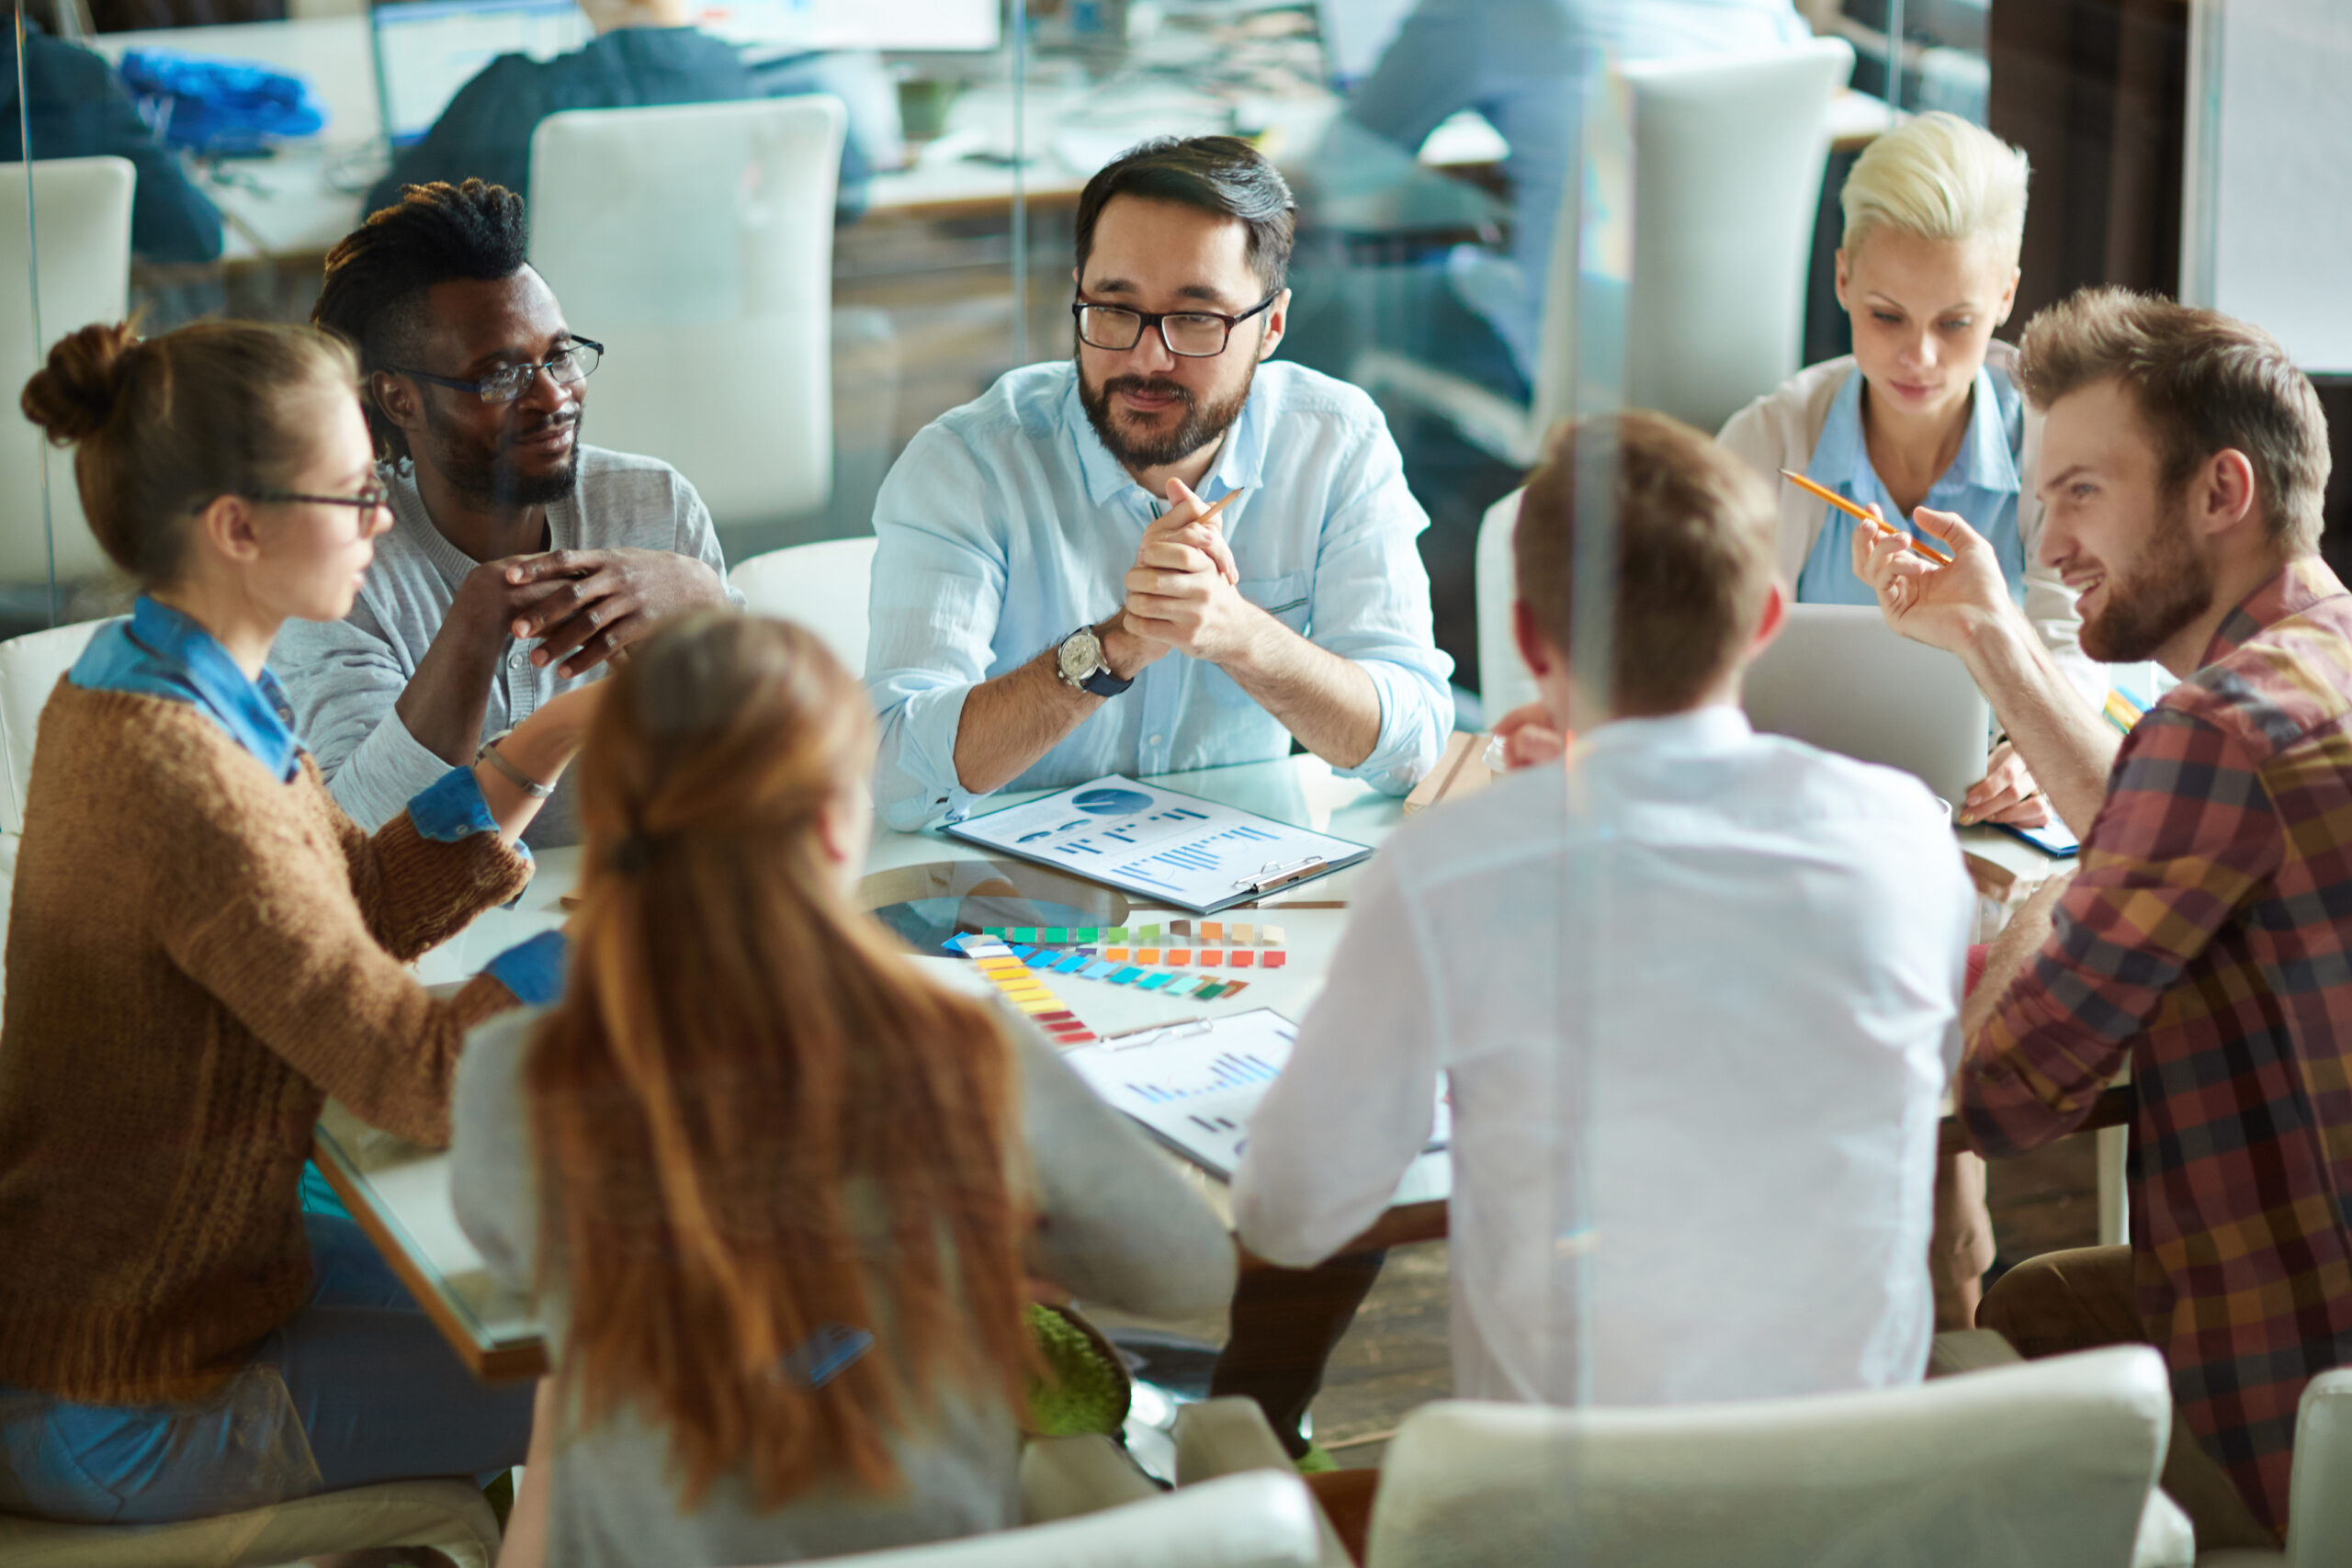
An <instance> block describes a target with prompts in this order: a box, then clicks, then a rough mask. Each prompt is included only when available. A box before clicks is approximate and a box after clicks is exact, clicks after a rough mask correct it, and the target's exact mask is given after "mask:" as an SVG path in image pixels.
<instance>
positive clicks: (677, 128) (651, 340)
mask: <svg viewBox="0 0 2352 1568" xmlns="http://www.w3.org/2000/svg"><path fill="white" fill-rule="evenodd" d="M846 122H847V112H846V111H845V110H844V109H843V108H842V104H841V100H840V99H838V98H831V97H825V96H820V95H811V96H801V97H791V98H758V99H753V100H752V101H750V102H747V103H731V104H685V105H678V106H665V107H654V108H628V109H575V110H570V111H567V112H565V113H562V114H556V115H549V116H548V118H546V119H544V120H541V121H540V122H539V126H538V129H537V130H536V131H534V132H533V133H532V136H531V265H533V266H535V267H537V269H538V270H539V272H540V273H541V274H542V275H543V276H546V278H547V279H548V283H549V285H550V286H551V287H552V288H554V289H555V291H556V292H557V294H558V295H560V297H561V299H562V300H563V310H564V315H565V317H566V319H567V320H569V321H571V324H572V325H573V326H574V327H576V328H577V329H578V330H579V331H580V332H581V333H582V334H583V335H584V336H587V337H591V338H594V339H595V340H597V341H598V342H600V343H602V344H605V348H606V350H607V351H608V353H607V357H606V359H605V363H604V364H603V365H602V366H601V367H598V369H597V371H596V376H595V378H594V380H593V381H591V382H589V383H588V389H587V398H586V405H587V408H586V412H587V420H586V423H585V424H584V426H583V430H582V434H584V435H585V437H586V438H587V439H589V440H591V441H594V442H595V443H596V445H598V446H609V447H612V448H615V449H616V450H619V451H626V452H637V453H642V454H645V455H647V456H650V457H659V458H661V459H662V460H663V461H664V462H667V463H668V464H670V465H671V466H672V467H673V468H676V469H677V470H678V471H679V472H680V473H682V474H684V475H685V477H686V478H687V479H688V480H690V481H691V482H692V483H693V484H694V487H695V490H697V491H700V492H701V494H702V498H703V502H704V503H705V504H706V505H707V506H708V507H709V508H710V511H711V515H712V516H713V517H714V518H715V519H717V520H718V522H719V523H720V524H721V525H738V524H749V523H766V522H773V521H775V520H777V519H779V518H783V517H787V516H790V515H792V514H794V513H805V512H809V511H811V510H813V509H815V508H817V507H820V506H822V505H823V504H824V502H825V500H826V498H827V497H828V496H829V495H831V493H832V460H833V412H832V347H831V309H832V258H833V194H834V186H835V184H836V183H837V181H838V179H839V176H840V168H841V151H842V129H843V127H844V125H845V124H846Z"/></svg>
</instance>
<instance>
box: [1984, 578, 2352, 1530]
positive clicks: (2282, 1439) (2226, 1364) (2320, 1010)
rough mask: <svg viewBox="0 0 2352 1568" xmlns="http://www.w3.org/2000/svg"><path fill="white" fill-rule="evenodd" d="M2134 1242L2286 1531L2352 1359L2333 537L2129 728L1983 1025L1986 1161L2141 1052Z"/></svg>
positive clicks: (2208, 1422) (2228, 621)
mask: <svg viewBox="0 0 2352 1568" xmlns="http://www.w3.org/2000/svg"><path fill="white" fill-rule="evenodd" d="M2127 1060H2128V1061H2129V1062H2130V1064H2131V1081H2132V1085H2133V1087H2134V1089H2136V1090H2137V1092H2138V1099H2139V1109H2138V1111H2137V1113H2136V1116H2135V1118H2134V1120H2133V1122H2132V1128H2131V1167H2130V1172H2131V1253H2132V1269H2133V1275H2134V1281H2135V1284H2136V1287H2137V1296H2138V1303H2137V1304H2138V1307H2139V1312H2140V1316H2141V1319H2142V1321H2143V1323H2144V1324H2145V1325H2147V1333H2148V1337H2149V1339H2150V1340H2151V1341H2153V1342H2154V1344H2155V1345H2156V1346H2158V1347H2159V1348H2161V1349H2163V1351H2164V1352H2165V1360H2166V1361H2167V1362H2168V1363H2169V1364H2170V1366H2171V1369H2172V1387H2173V1397H2174V1400H2175V1403H2176V1404H2177V1406H2178V1408H2179V1409H2180V1410H2181V1412H2182V1413H2183V1414H2184V1415H2185V1416H2187V1417H2188V1424H2189V1426H2190V1427H2191V1428H2192V1429H2193V1430H2194V1431H2195V1432H2196V1433H2197V1435H2198V1437H2199V1439H2200V1440H2201V1441H2202V1442H2203V1443H2204V1445H2205V1447H2206V1449H2207V1450H2208V1451H2209V1452H2211V1454H2212V1455H2213V1457H2214V1458H2215V1459H2216V1460H2218V1461H2220V1462H2221V1463H2222V1465H2223V1466H2224V1467H2225V1468H2227V1470H2228V1471H2229V1472H2230V1474H2231V1477H2232V1478H2233V1480H2234V1481H2236V1483H2237V1484H2238V1489H2239V1490H2240V1491H2241V1492H2243V1493H2244V1494H2245V1498H2246V1501H2247V1502H2248V1503H2249V1504H2250V1505H2251V1506H2253V1508H2254V1511H2255V1513H2256V1515H2257V1516H2258V1517H2261V1518H2263V1519H2264V1520H2265V1521H2266V1522H2267V1523H2268V1524H2270V1525H2271V1526H2273V1527H2274V1528H2278V1529H2283V1528H2284V1527H2285V1524H2286V1518H2287V1479H2288V1471H2289V1467H2290V1461H2291V1459H2292V1456H2293V1449H2294V1440H2295V1406H2296V1401H2297V1400H2298V1399H2299V1398H2300V1397H2301V1394H2302V1390H2303V1384H2304V1383H2305V1382H2309V1381H2310V1379H2311V1378H2312V1375H2313V1374H2314V1373H2317V1372H2322V1371H2326V1370H2327V1369H2329V1368H2330V1367H2334V1366H2337V1365H2340V1364H2343V1363H2346V1362H2352V594H2347V593H2346V591H2345V588H2344V585H2343V583H2341V582H2340V581H2337V580H2336V577H2335V573H2334V572H2333V571H2331V570H2328V569H2327V567H2326V566H2325V565H2324V564H2323V563H2322V562H2321V561H2320V560H2319V559H2318V558H2316V557H2306V558H2301V559H2299V560H2297V561H2295V562H2293V563H2292V564H2291V565H2290V566H2289V567H2288V568H2287V569H2286V570H2283V571H2281V572H2280V573H2279V574H2278V576H2277V577H2275V578H2273V579H2271V580H2270V581H2269V582H2267V583H2266V584H2265V585H2264V586H2263V587H2262V588H2260V589H2259V590H2257V591H2256V592H2255V593H2254V594H2253V595H2252V596H2251V597H2249V598H2248V599H2247V600H2246V601H2245V603H2243V604H2239V605H2238V606H2237V607H2236V608H2235V609H2234V610H2233V611H2231V613H2230V614H2229V615H2228V616H2227V617H2225V618H2224V619H2223V620H2222V625H2221V628H2220V630H2219V631H2218V632H2216V633H2215V635H2214V638H2213V644H2212V646H2211V648H2209V649H2207V650H2206V653H2205V661H2204V664H2203V665H2202V667H2201V668H2199V670H2198V671H2197V673H2196V674H2195V675H2193V676H2191V677H2190V678H2189V679H2188V681H2185V682H2182V683H2181V684H2180V685H2179V686H2177V687H2176V688H2174V689H2173V690H2172V691H2171V692H2170V693H2168V694H2166V695H2165V698H2164V700H2163V701H2162V702H2160V703H2158V704H2157V705H2156V706H2155V707H2154V708H2152V709H2150V710H2149V712H2148V714H2147V716H2145V717H2143V719H2142V720H2141V721H2140V723H2139V724H2138V725H2137V726H2135V727H2134V728H2133V729H2132V731H2131V734H2130V735H2129V736H2128V737H2126V738H2125V739H2124V742H2123V748H2122V750H2121V751H2120V754H2118V756H2117V757H2116V760H2115V772H2114V773H2113V774H2112V775H2111V776H2110V778H2109V782H2108V792H2107V801H2106V804H2105V805H2104V806H2102V807H2100V808H2099V814H2098V820H2097V821H2096V822H2094V823H2093V824H2092V825H2091V831H2090V836H2089V838H2088V839H2087V840H2086V841H2085V842H2084V845H2083V854H2082V863H2081V868H2080V870H2079V871H2078V872H2077V873H2076V874H2075V881H2074V886H2072V887H2070V888H2069V889H2068V890H2067V893H2066V895H2065V897H2064V899H2063V900H2062V901H2061V903H2060V905H2059V907H2058V911H2057V919H2056V925H2055V929H2054V930H2053V931H2052V934H2051V938H2050V942H2049V943H2048V944H2047V945H2046V946H2044V947H2043V948H2042V950H2041V955H2040V956H2039V957H2038V958H2037V959H2036V960H2035V961H2034V964H2033V965H2032V966H2031V968H2030V970H2028V971H2027V972H2025V973H2023V974H2021V975H2019V976H2018V979H2017V980H2016V982H2015V983H2014V984H2012V985H2011V986H2010V987H2009V989H2008V991H2007V994H2006V995H2005V996H2003V997H2002V998H2001V1003H2000V1008H1999V1010H1998V1011H1997V1012H1996V1015H1995V1016H1994V1018H1993V1020H1992V1021H1991V1022H1990V1023H1988V1024H1987V1025H1986V1026H1985V1028H1984V1029H1983V1030H1982V1031H1981V1032H1979V1033H1978V1035H1977V1037H1976V1038H1975V1039H1974V1040H1973V1041H1971V1042H1970V1043H1969V1050H1968V1054H1967V1055H1966V1057H1965V1058H1964V1059H1963V1060H1962V1064H1961V1070H1960V1081H1959V1098H1960V1105H1961V1113H1962V1117H1963V1118H1964V1119H1965V1121H1966V1122H1967V1125H1968V1130H1969V1134H1970V1135H1971V1136H1972V1137H1973V1139H1974V1140H1975V1142H1976V1145H1977V1146H1978V1147H1979V1148H1981V1149H1983V1150H1984V1151H1985V1153H1987V1154H1992V1155H2001V1154H2009V1153H2014V1152H2016V1151H2018V1150H2020V1149H2027V1148H2031V1147H2034V1146H2035V1145H2040V1144H2045V1143H2048V1142H2049V1141H2050V1140H2051V1139H2052V1138H2055V1137H2057V1136H2059V1135H2060V1134H2064V1133H2065V1132H2067V1131H2069V1130H2071V1129H2072V1128H2073V1127H2074V1126H2075V1125H2076V1124H2077V1123H2078V1122H2081V1120H2082V1118H2083V1116H2084V1114H2085V1113H2086V1111H2088V1110H2089V1109H2090V1105H2091V1102H2092V1101H2093V1100H2095V1099H2097V1098H2098V1092H2099V1090H2100V1089H2101V1088H2103V1087H2104V1086H2105V1085H2106V1084H2107V1083H2108V1082H2109V1080H2111V1079H2112V1078H2113V1077H2114V1076H2115V1074H2116V1073H2117V1071H2118V1070H2119V1069H2120V1068H2121V1067H2122V1066H2124V1064H2125V1062H2126V1061H2127Z"/></svg>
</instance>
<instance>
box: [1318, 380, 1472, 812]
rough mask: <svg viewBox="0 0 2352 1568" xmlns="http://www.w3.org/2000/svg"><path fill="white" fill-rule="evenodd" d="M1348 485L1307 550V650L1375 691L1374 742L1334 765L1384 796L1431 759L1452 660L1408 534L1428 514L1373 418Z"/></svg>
mask: <svg viewBox="0 0 2352 1568" xmlns="http://www.w3.org/2000/svg"><path fill="white" fill-rule="evenodd" d="M1347 471H1348V472H1349V473H1350V474H1351V476H1353V477H1354V479H1355V482H1354V483H1353V484H1352V486H1351V488H1350V489H1349V490H1348V491H1344V492H1343V499H1342V500H1341V502H1340V504H1339V506H1338V507H1337V508H1335V509H1334V511H1333V513H1332V514H1331V516H1330V518H1329V520H1328V521H1327V522H1326V523H1325V524H1324V525H1323V536H1322V539H1321V541H1320V543H1319V544H1318V545H1317V549H1316V558H1315V599H1314V605H1315V608H1314V620H1313V623H1312V626H1310V628H1309V632H1310V636H1311V637H1312V639H1313V641H1314V642H1315V643H1316V645H1317V647H1320V648H1322V649H1326V650H1328V651H1329V652H1332V653H1336V654H1338V655H1339V656H1340V658H1342V659H1347V660H1352V661H1354V662H1355V663H1356V664H1357V665H1359V666H1361V667H1362V668H1363V671H1364V672H1365V673H1366V674H1367V675H1369V676H1371V677H1372V683H1373V686H1374V689H1375V690H1376V691H1377V692H1378V693H1379V694H1380V738H1379V739H1377V740H1376V741H1374V744H1373V749H1372V752H1371V754H1370V755H1369V756H1367V757H1365V758H1364V760H1363V761H1361V762H1359V763H1357V764H1356V765H1355V766H1354V767H1352V768H1344V769H1337V770H1334V771H1335V772H1338V773H1340V775H1341V776H1342V777H1345V778H1356V779H1362V780H1363V781H1364V782H1365V783H1366V784H1371V785H1372V786H1373V787H1374V789H1377V790H1380V791H1382V792H1383V793H1385V794H1388V795H1408V794H1410V793H1411V791H1412V788H1413V786H1414V785H1415V784H1419V782H1420V781H1421V778H1422V776H1423V775H1424V774H1426V773H1428V772H1429V771H1430V769H1431V768H1433V767H1435V766H1436V765H1437V760H1438V756H1439V754H1440V753H1441V752H1442V751H1443V750H1444V749H1445V738H1446V735H1447V733H1448V732H1449V731H1451V730H1452V729H1453V685H1452V683H1451V677H1452V676H1453V660H1452V659H1451V658H1450V657H1448V656H1447V655H1446V654H1444V653H1442V652H1441V651H1439V649H1438V647H1437V637H1436V633H1435V627H1434V623H1433V620H1432V617H1431V615H1430V579H1429V573H1428V571H1427V570H1425V569H1424V568H1423V567H1422V565H1421V555H1420V549H1419V544H1418V542H1417V541H1418V540H1419V537H1420V535H1421V531H1422V530H1423V529H1425V528H1427V527H1428V526H1429V521H1430V520H1429V516H1428V514H1427V513H1424V512H1422V510H1421V506H1420V502H1417V501H1415V500H1414V499H1413V493H1412V491H1410V490H1409V489H1408V488H1407V486H1406V483H1405V464H1404V459H1403V458H1402V457H1400V456H1399V455H1398V453H1397V444H1396V442H1394V441H1393V440H1391V439H1390V438H1389V435H1388V427H1387V425H1386V423H1385V422H1381V421H1380V420H1379V417H1378V415H1377V414H1376V413H1375V414H1374V423H1372V425H1371V426H1370V428H1369V430H1368V432H1367V434H1366V435H1365V437H1364V439H1363V443H1362V444H1361V446H1359V448H1358V449H1357V451H1356V453H1355V454H1354V457H1353V460H1351V462H1350V463H1349V464H1348V465H1347Z"/></svg>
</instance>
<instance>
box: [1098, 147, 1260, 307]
mask: <svg viewBox="0 0 2352 1568" xmlns="http://www.w3.org/2000/svg"><path fill="white" fill-rule="evenodd" d="M1114 196H1133V197H1142V198H1143V199H1144V200H1146V201H1172V202H1176V203H1179V204H1181V205H1182V206H1185V207H1190V208H1194V209H1198V210H1200V211H1202V212H1206V213H1209V214H1211V215H1213V216H1215V217H1218V218H1238V219H1239V220H1241V222H1242V224H1243V226H1244V227H1246V228H1247V229H1248V230H1249V231H1250V249H1249V258H1250V269H1251V270H1252V271H1254V272H1255V273H1257V275H1258V278H1259V281H1260V282H1261V283H1263V284H1264V285H1265V286H1266V292H1267V293H1269V294H1272V292H1274V291H1275V290H1276V289H1278V288H1282V287H1283V283H1284V281H1285V280H1286V279H1287V278H1288V277H1289V276H1290V251H1291V243H1292V242H1293V241H1294V240H1295V238H1296V237H1297V233H1298V203H1297V202H1295V201H1294V200H1293V199H1292V198H1291V194H1290V182H1288V181H1287V180H1285V179H1283V176H1282V173H1281V171H1280V170H1278V169H1276V168H1275V167H1274V166H1273V164H1270V163H1268V162H1267V161H1266V159H1265V155H1264V154H1263V153H1261V152H1259V151H1258V150H1257V149H1256V148H1255V147H1252V146H1250V143H1248V142H1247V141H1242V140H1241V138H1239V137H1238V136H1183V137H1177V136H1155V137H1153V138H1152V139H1151V140H1150V141H1142V142H1138V143H1136V145H1135V146H1133V147H1130V148H1128V149H1127V150H1126V151H1125V152H1122V153H1120V154H1119V155H1118V156H1117V157H1116V158H1114V159H1113V160H1112V161H1111V162H1109V163H1107V164H1103V167H1102V168H1100V169H1098V170H1096V171H1095V174H1094V177H1093V178H1092V179H1091V180H1089V181H1087V182H1086V189H1085V191H1084V192H1083V193H1081V194H1080V197H1079V198H1078V270H1079V274H1080V276H1084V275H1085V272H1086V258H1087V257H1088V256H1089V255H1091V254H1092V253H1093V250H1094V225H1095V223H1096V222H1097V221H1098V220H1101V218H1102V216H1103V209H1104V208H1105V207H1108V206H1109V205H1110V204H1111V198H1112V197H1114Z"/></svg>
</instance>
